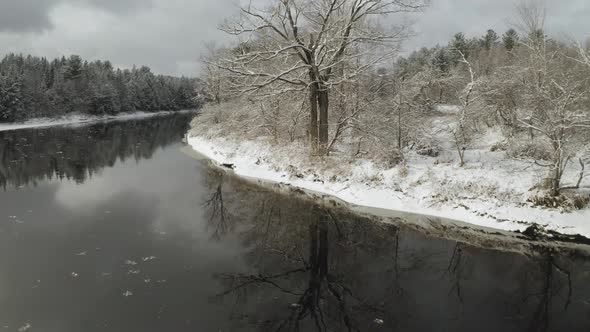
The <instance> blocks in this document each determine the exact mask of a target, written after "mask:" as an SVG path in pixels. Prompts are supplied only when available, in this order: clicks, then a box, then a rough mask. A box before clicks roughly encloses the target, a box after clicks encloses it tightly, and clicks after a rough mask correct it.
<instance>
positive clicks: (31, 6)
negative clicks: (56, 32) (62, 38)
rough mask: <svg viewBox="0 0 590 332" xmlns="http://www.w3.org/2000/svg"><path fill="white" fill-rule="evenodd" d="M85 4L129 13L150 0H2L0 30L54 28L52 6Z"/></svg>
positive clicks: (43, 29) (118, 12) (146, 6)
mask: <svg viewBox="0 0 590 332" xmlns="http://www.w3.org/2000/svg"><path fill="white" fill-rule="evenodd" d="M64 3H68V4H73V5H77V6H88V7H93V8H96V9H100V10H104V11H107V12H110V13H113V14H128V13H131V12H134V11H137V10H141V9H148V8H150V7H151V6H152V0H1V1H0V32H3V31H8V32H37V33H38V32H42V31H45V30H48V29H51V28H53V23H52V22H51V20H50V14H51V10H52V9H53V8H55V7H56V6H58V5H60V4H64Z"/></svg>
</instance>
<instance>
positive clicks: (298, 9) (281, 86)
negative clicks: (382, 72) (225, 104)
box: [216, 0, 425, 154]
mask: <svg viewBox="0 0 590 332" xmlns="http://www.w3.org/2000/svg"><path fill="white" fill-rule="evenodd" d="M424 5H425V3H424V1H423V0H328V1H324V0H274V1H273V2H272V4H271V6H269V7H268V8H267V9H256V8H254V6H252V5H251V4H250V5H248V6H245V7H243V8H241V14H240V17H239V18H238V19H237V20H236V21H234V22H229V23H226V24H225V25H224V26H223V30H224V31H225V32H227V33H230V34H233V35H237V36H247V37H248V40H247V41H246V42H244V43H242V47H240V49H239V52H237V54H236V56H234V57H232V58H226V59H222V60H221V61H218V62H216V66H217V67H219V68H222V69H224V70H227V71H229V72H231V73H232V74H234V75H236V76H238V77H240V78H241V79H242V81H241V84H239V85H237V86H236V88H237V89H238V90H239V91H240V92H241V93H248V92H258V91H259V90H267V91H270V92H267V93H273V92H281V91H282V92H284V91H289V90H307V92H308V97H309V98H308V99H309V114H310V125H309V136H310V139H311V144H312V148H313V149H314V150H316V149H317V150H318V151H319V152H320V153H321V154H324V153H326V152H327V150H328V149H327V148H328V144H329V142H328V141H329V134H328V129H329V124H328V119H329V114H328V110H329V107H330V91H331V89H332V88H333V87H334V86H336V85H338V84H342V83H343V82H346V81H351V80H354V79H355V78H356V77H357V76H358V75H359V74H360V73H362V72H363V71H364V70H366V69H367V68H370V67H371V66H372V65H373V64H375V63H378V62H380V61H382V60H383V59H385V58H387V57H389V56H390V55H391V54H392V52H394V51H395V49H396V47H395V46H397V45H398V44H399V42H400V41H402V40H403V39H404V38H405V37H406V36H407V35H408V31H407V27H406V26H405V25H400V26H397V27H395V28H393V29H391V30H386V29H384V28H383V27H382V24H381V23H382V22H381V21H380V20H379V19H380V17H383V16H387V15H391V14H395V13H403V12H413V11H417V10H420V9H421V8H423V6H424ZM360 45H362V47H360ZM383 47H392V48H390V51H387V52H374V50H376V49H381V50H383ZM358 59H362V65H361V66H360V67H359V68H358V69H357V70H355V71H352V72H351V71H348V72H346V75H339V74H341V73H343V71H340V70H339V69H340V68H342V67H343V66H345V65H346V63H349V62H351V61H354V60H358Z"/></svg>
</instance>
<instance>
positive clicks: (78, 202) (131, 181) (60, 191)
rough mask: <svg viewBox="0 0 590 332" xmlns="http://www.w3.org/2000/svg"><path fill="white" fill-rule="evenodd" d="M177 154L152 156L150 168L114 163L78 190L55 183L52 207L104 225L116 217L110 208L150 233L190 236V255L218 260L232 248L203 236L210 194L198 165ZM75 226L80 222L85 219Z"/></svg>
mask: <svg viewBox="0 0 590 332" xmlns="http://www.w3.org/2000/svg"><path fill="white" fill-rule="evenodd" d="M180 149H181V145H180V144H177V145H173V146H170V147H168V148H166V149H163V150H157V151H156V152H155V153H154V156H153V158H152V159H151V160H149V162H136V161H134V160H127V161H124V162H121V161H118V162H117V164H116V165H115V167H113V168H105V169H103V170H102V171H101V172H100V175H95V176H93V177H92V178H91V179H89V180H87V181H86V182H84V183H83V184H77V183H75V182H73V181H63V182H60V183H59V184H58V186H57V190H56V191H55V202H56V203H57V204H59V205H60V206H61V207H63V208H64V209H66V210H67V211H68V213H72V214H74V215H78V216H88V215H98V216H102V218H103V219H108V218H113V217H114V216H113V214H114V213H115V212H116V211H111V208H117V209H124V210H129V212H130V213H138V214H139V215H142V216H144V217H147V218H149V220H143V221H142V222H147V223H148V224H149V225H151V227H152V230H153V231H154V232H155V233H160V234H161V233H168V232H170V231H178V232H183V233H185V234H190V235H191V236H192V237H193V239H194V240H195V246H196V248H195V249H198V250H199V251H201V250H202V251H204V253H207V254H210V255H213V256H218V255H219V254H223V252H225V251H227V250H230V249H231V245H230V246H229V247H228V243H224V244H223V245H221V244H220V243H219V242H215V241H209V240H210V234H208V233H207V231H206V220H205V217H204V215H203V209H202V205H203V202H204V201H205V200H206V197H207V196H208V195H210V193H208V192H205V191H204V188H203V187H202V179H201V176H202V171H200V169H199V167H197V164H198V162H197V161H195V160H194V159H192V158H190V157H188V156H186V155H183V154H182V153H181V152H180ZM138 210H139V211H138ZM148 212H149V214H147V215H146V213H148ZM79 220H80V221H81V222H84V218H80V219H79ZM231 243H235V242H231ZM221 248H224V250H220V249H221ZM220 251H221V252H220Z"/></svg>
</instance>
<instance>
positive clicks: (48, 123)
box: [0, 110, 192, 132]
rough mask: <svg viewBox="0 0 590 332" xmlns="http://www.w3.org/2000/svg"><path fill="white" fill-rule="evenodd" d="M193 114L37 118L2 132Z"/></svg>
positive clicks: (5, 126)
mask: <svg viewBox="0 0 590 332" xmlns="http://www.w3.org/2000/svg"><path fill="white" fill-rule="evenodd" d="M187 112H192V111H190V110H185V111H177V112H171V111H162V112H155V113H146V112H133V113H121V114H117V115H101V116H98V115H85V114H71V115H68V116H63V117H60V118H36V119H31V120H27V121H25V122H15V123H0V132H2V131H9V130H17V129H27V128H42V127H53V126H63V125H75V124H84V123H93V122H100V121H110V120H133V119H143V118H150V117H154V116H162V115H169V114H174V113H187Z"/></svg>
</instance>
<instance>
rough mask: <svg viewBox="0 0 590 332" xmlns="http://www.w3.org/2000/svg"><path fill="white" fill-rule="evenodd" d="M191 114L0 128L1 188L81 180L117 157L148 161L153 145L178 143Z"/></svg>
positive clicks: (111, 162) (152, 151) (111, 164)
mask: <svg viewBox="0 0 590 332" xmlns="http://www.w3.org/2000/svg"><path fill="white" fill-rule="evenodd" d="M193 116H194V115H193V114H176V115H171V116H158V117H154V118H149V119H140V120H127V121H120V122H103V123H95V124H90V125H85V126H82V127H79V128H76V129H75V130H73V129H72V128H70V127H67V126H66V127H51V128H40V129H22V130H17V131H4V132H0V186H2V187H3V188H4V189H6V188H7V186H12V187H20V186H23V185H28V184H33V185H35V184H36V183H37V181H42V180H44V179H52V178H58V179H73V180H75V181H77V182H78V183H82V182H84V181H86V180H87V179H88V178H91V177H92V175H93V174H95V173H96V172H99V171H100V170H102V169H103V168H105V167H112V166H113V165H114V164H115V162H116V161H117V160H122V161H124V160H126V159H127V158H135V160H140V159H147V158H150V157H151V156H152V154H153V153H154V151H155V150H156V149H158V148H160V147H165V146H167V145H170V144H173V143H176V142H178V140H179V139H180V138H181V137H182V136H183V135H184V133H185V132H186V130H187V128H188V123H189V122H190V119H191V117H193Z"/></svg>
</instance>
